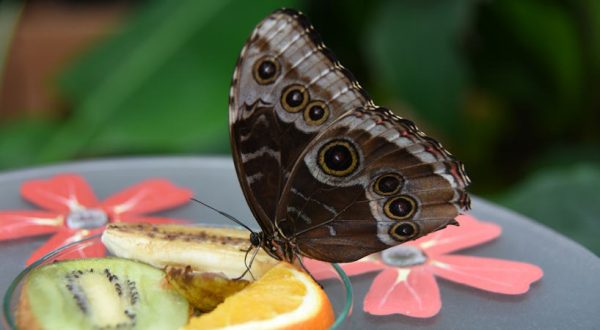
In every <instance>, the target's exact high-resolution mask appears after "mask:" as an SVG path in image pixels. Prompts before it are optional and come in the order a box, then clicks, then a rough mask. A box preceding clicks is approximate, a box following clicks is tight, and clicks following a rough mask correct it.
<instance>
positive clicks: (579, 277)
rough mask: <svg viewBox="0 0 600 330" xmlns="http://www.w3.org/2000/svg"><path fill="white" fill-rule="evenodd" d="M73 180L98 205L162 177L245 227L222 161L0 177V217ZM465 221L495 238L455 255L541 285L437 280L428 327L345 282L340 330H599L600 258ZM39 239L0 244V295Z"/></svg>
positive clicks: (542, 236) (476, 207) (488, 208)
mask: <svg viewBox="0 0 600 330" xmlns="http://www.w3.org/2000/svg"><path fill="white" fill-rule="evenodd" d="M61 172H75V173H78V174H80V175H82V176H83V177H85V178H86V180H87V181H88V182H89V183H90V185H91V186H92V187H93V190H94V192H95V193H96V196H97V197H98V198H99V199H102V198H105V197H108V196H110V195H112V194H113V193H116V192H118V191H120V190H121V189H123V188H125V187H128V186H130V185H132V184H135V183H137V182H139V181H142V180H144V179H147V178H150V177H163V178H167V179H169V180H171V181H173V182H174V183H175V184H177V185H180V186H184V187H188V188H190V189H192V190H193V191H194V193H195V196H196V197H198V198H200V199H201V200H203V201H206V202H208V203H210V204H212V205H213V206H215V207H217V208H219V209H221V210H225V211H227V212H229V213H231V214H232V215H234V216H235V217H237V218H238V219H244V220H246V222H247V223H252V224H253V227H256V224H254V221H253V220H252V219H253V218H252V215H251V213H250V210H249V209H248V207H247V205H246V203H245V200H244V197H243V195H242V192H241V189H240V187H239V185H238V181H237V177H236V174H235V170H234V168H233V163H232V161H231V159H230V158H222V157H164V158H162V157H161V158H126V159H109V160H96V161H85V162H75V163H66V164H59V165H54V166H46V167H39V168H32V169H25V170H18V171H11V172H4V173H0V210H7V209H36V207H35V206H33V205H31V204H29V203H27V202H25V201H24V200H22V199H21V197H20V196H19V189H20V186H21V184H22V183H23V182H24V181H27V180H30V179H34V178H48V177H50V176H52V175H55V174H57V173H61ZM472 206H473V209H472V211H471V212H472V214H473V215H475V216H476V217H478V218H480V219H483V220H487V221H492V222H495V223H498V224H499V225H501V226H502V228H503V234H502V236H501V237H500V238H499V239H497V240H495V241H493V242H491V243H488V244H485V245H482V246H478V247H475V248H471V249H468V250H464V251H461V254H469V255H475V256H485V257H493V258H502V259H510V260H517V261H524V262H530V263H534V264H536V265H538V266H540V267H542V269H543V270H544V273H545V274H544V277H543V278H542V280H541V281H539V282H538V283H535V284H534V285H533V286H532V288H531V290H530V292H529V293H527V294H525V295H522V296H502V295H498V294H491V293H486V292H483V291H479V290H476V289H472V288H468V287H465V286H462V285H458V284H454V283H451V282H448V281H444V280H438V283H439V286H440V291H441V297H442V301H443V304H442V310H441V311H440V313H439V314H438V315H437V316H435V317H433V318H430V319H413V318H409V317H405V316H399V315H394V316H372V315H368V314H365V313H363V312H362V300H363V298H364V295H365V294H366V292H367V290H368V288H369V286H370V284H371V282H372V280H373V278H374V276H375V274H376V273H371V274H364V275H360V276H356V277H352V278H351V279H352V284H353V287H354V294H355V299H354V311H353V314H352V316H351V318H350V320H349V321H348V322H347V323H346V324H345V325H344V326H343V328H344V329H413V328H420V329H423V328H432V329H600V258H598V257H597V256H596V255H594V254H592V253H591V252H590V251H588V250H586V249H585V248H583V247H582V246H580V245H579V244H577V243H575V242H573V241H571V240H569V239H567V238H565V237H564V236H561V235H560V234H558V233H556V232H554V231H552V230H550V229H548V228H546V227H543V226H542V225H539V224H537V223H535V222H533V221H531V220H529V219H527V218H525V217H523V216H521V215H518V214H516V213H514V212H511V211H509V210H506V209H504V208H501V207H499V206H496V205H493V204H491V203H489V202H486V201H483V200H481V199H479V198H474V199H473V205H472ZM161 214H162V215H168V216H172V217H177V218H184V219H195V220H198V221H200V220H201V221H202V222H210V223H226V220H224V219H222V218H220V217H218V216H215V214H213V213H211V212H210V211H208V210H207V209H205V208H203V207H199V206H197V205H194V204H192V203H190V204H188V205H186V206H184V207H181V208H177V209H175V210H171V211H167V212H163V213H161ZM46 239H47V236H42V237H36V238H26V239H19V240H14V241H4V242H0V262H1V265H2V266H1V267H0V292H2V293H4V292H5V291H6V288H7V287H8V285H9V284H10V282H11V281H12V279H13V278H14V277H15V276H16V275H17V274H18V273H19V272H20V271H21V270H22V269H23V268H24V260H25V259H26V258H27V257H28V256H29V255H30V254H31V252H33V251H34V250H35V249H36V248H37V247H39V246H40V245H41V244H42V243H43V242H44V241H45V240H46Z"/></svg>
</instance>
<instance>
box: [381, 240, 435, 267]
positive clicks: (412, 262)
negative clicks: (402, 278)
mask: <svg viewBox="0 0 600 330" xmlns="http://www.w3.org/2000/svg"><path fill="white" fill-rule="evenodd" d="M381 259H382V260H383V262H384V263H386V264H387V265H390V266H395V267H410V266H416V265H420V264H423V263H425V261H427V256H426V255H425V253H423V251H421V249H419V248H417V247H414V246H410V245H397V246H394V247H393V248H389V249H387V250H384V251H383V252H381Z"/></svg>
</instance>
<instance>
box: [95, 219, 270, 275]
mask: <svg viewBox="0 0 600 330" xmlns="http://www.w3.org/2000/svg"><path fill="white" fill-rule="evenodd" d="M249 236H250V235H249V233H248V231H246V230H242V229H235V228H221V227H210V226H186V225H153V224H146V223H123V222H121V223H111V224H109V225H108V226H107V227H106V230H105V231H104V234H103V235H102V242H103V243H104V245H105V246H106V248H107V249H108V250H109V251H110V252H111V253H112V254H114V255H116V256H118V257H122V258H127V259H134V260H139V261H142V262H145V263H147V264H150V265H153V266H155V267H158V268H164V267H166V266H183V267H185V266H191V267H192V269H194V270H196V271H199V272H216V273H223V274H224V275H225V276H227V277H229V278H237V277H239V276H240V275H242V274H243V273H244V271H246V264H245V263H244V257H245V256H246V251H247V250H248V249H249V248H250V247H251V243H250V239H249ZM254 252H255V251H254V250H253V251H251V252H250V253H249V254H248V256H247V261H248V262H249V261H250V259H251V258H252V255H253V254H254ZM277 263H278V261H277V260H275V259H273V258H272V257H270V256H269V255H268V254H267V253H266V252H264V251H263V250H262V249H260V250H259V251H258V253H257V254H256V257H255V258H254V262H253V263H252V268H251V271H252V275H254V277H255V278H259V277H261V276H262V275H263V274H264V273H265V272H266V271H268V270H269V269H271V268H272V267H273V266H275V265H276V264H277ZM243 278H244V279H247V280H252V276H251V275H250V273H246V274H245V275H244V277H243Z"/></svg>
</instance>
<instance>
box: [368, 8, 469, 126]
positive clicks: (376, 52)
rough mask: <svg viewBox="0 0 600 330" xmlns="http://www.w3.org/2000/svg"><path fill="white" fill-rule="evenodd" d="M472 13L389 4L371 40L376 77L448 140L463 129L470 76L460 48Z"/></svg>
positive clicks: (380, 13)
mask: <svg viewBox="0 0 600 330" xmlns="http://www.w3.org/2000/svg"><path fill="white" fill-rule="evenodd" d="M472 7H473V2H472V1H469V0H459V1H454V0H443V1H407V0H404V1H388V2H384V3H383V4H382V5H381V7H380V8H379V9H378V10H376V12H375V15H374V16H373V21H372V25H371V28H370V29H369V30H368V31H367V34H366V40H365V44H366V45H367V46H368V48H366V49H365V52H366V57H367V59H368V60H369V62H370V65H371V66H372V67H373V68H374V69H375V73H374V75H375V76H377V77H378V79H381V80H382V84H383V85H388V86H389V88H390V91H391V92H392V93H394V94H395V95H396V96H397V97H399V98H400V99H401V100H402V101H404V102H406V103H408V104H409V105H411V106H412V107H413V108H414V109H415V112H416V113H418V115H419V116H420V117H423V118H424V119H426V120H427V121H428V122H430V123H431V124H433V125H435V126H436V127H437V128H441V129H443V131H444V133H446V134H449V135H451V134H453V133H454V130H455V129H456V128H457V127H458V126H459V125H460V118H459V116H457V112H458V109H459V107H460V105H461V102H462V100H463V99H462V97H463V93H464V91H465V85H466V82H467V74H466V71H465V63H463V59H462V58H461V56H460V54H459V46H460V40H461V38H462V35H463V33H464V30H465V28H466V25H467V24H468V22H469V21H470V15H471V9H472Z"/></svg>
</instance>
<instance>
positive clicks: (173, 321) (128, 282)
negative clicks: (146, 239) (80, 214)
mask: <svg viewBox="0 0 600 330" xmlns="http://www.w3.org/2000/svg"><path fill="white" fill-rule="evenodd" d="M16 317H17V326H18V327H19V329H104V328H107V329H117V328H118V329H121V328H123V329H131V328H134V329H179V328H180V327H181V326H183V325H185V324H186V322H187V321H188V317H189V305H188V303H187V301H186V300H185V298H183V297H182V296H180V295H179V294H178V293H177V292H175V291H174V290H172V289H170V288H168V287H167V286H166V285H165V283H164V272H163V271H161V270H159V269H156V268H153V267H151V266H149V265H145V264H142V263H139V262H136V261H132V260H125V259H120V258H97V259H78V260H68V261H60V262H55V263H52V264H48V265H44V266H40V267H39V268H37V269H34V270H33V271H32V272H31V273H30V274H29V275H28V277H27V278H26V280H25V282H24V285H23V288H22V290H21V296H20V300H19V305H18V308H17V312H16Z"/></svg>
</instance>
